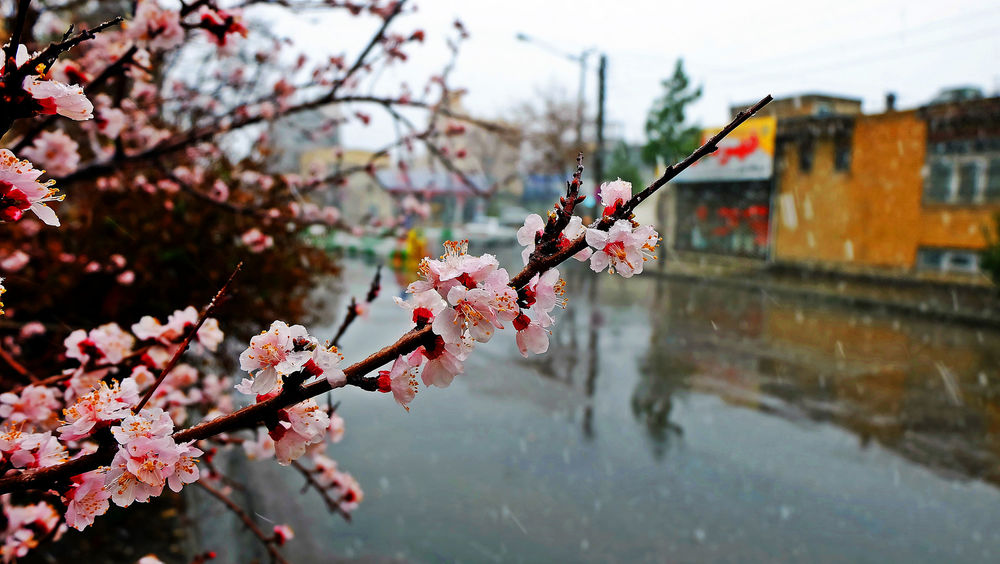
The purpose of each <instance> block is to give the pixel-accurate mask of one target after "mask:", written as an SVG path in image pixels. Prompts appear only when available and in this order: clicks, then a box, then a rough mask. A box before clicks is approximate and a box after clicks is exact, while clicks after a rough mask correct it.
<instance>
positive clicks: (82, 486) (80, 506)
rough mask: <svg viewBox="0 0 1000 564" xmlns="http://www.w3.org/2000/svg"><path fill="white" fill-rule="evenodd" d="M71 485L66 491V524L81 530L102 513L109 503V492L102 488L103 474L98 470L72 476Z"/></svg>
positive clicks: (105, 510) (92, 522)
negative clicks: (67, 501)
mask: <svg viewBox="0 0 1000 564" xmlns="http://www.w3.org/2000/svg"><path fill="white" fill-rule="evenodd" d="M73 483H74V485H73V487H72V488H71V489H70V490H69V491H68V492H66V498H67V499H69V503H68V504H67V505H66V524H67V525H69V526H70V527H73V528H74V529H76V530H78V531H82V530H84V529H85V528H87V527H89V526H90V525H93V524H94V519H95V518H96V517H98V516H100V515H104V514H105V513H106V512H107V511H108V508H109V507H110V506H111V504H110V503H109V502H108V499H109V498H110V497H111V492H109V491H108V490H106V489H105V488H104V474H103V472H101V471H100V470H94V471H91V472H87V473H86V474H80V475H78V476H74V477H73Z"/></svg>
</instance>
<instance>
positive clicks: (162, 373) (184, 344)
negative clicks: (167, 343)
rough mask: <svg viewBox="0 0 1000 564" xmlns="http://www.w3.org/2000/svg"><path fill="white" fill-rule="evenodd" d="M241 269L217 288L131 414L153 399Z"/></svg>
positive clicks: (238, 268) (241, 266)
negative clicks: (157, 389) (196, 320)
mask: <svg viewBox="0 0 1000 564" xmlns="http://www.w3.org/2000/svg"><path fill="white" fill-rule="evenodd" d="M242 268H243V262H242V261H241V262H240V263H239V264H237V265H236V270H233V273H232V274H230V275H229V280H226V283H225V284H223V285H222V287H221V288H219V291H218V292H216V294H215V297H213V298H212V301H210V302H208V305H207V306H205V309H203V310H202V311H201V315H199V316H198V322H197V323H195V324H194V327H192V328H191V330H190V331H189V332H188V335H187V337H184V340H183V341H181V344H180V346H179V347H178V349H177V352H175V353H174V356H172V357H171V358H170V361H169V362H167V365H166V366H164V367H163V370H162V371H160V376H159V377H158V378H157V379H156V382H154V383H153V385H152V386H151V387H150V388H149V389H148V390H146V395H144V396H142V399H141V400H139V403H138V405H136V406H135V407H134V408H133V409H132V413H139V412H140V411H142V408H143V406H145V405H146V402H148V401H149V399H150V398H152V397H153V393H155V392H156V388H158V387H159V386H160V384H161V383H163V380H164V379H165V378H166V377H167V374H169V373H170V371H171V370H173V368H174V366H176V365H177V362H178V361H179V360H180V358H181V355H182V354H184V351H185V350H187V347H188V345H189V344H190V343H191V339H193V338H194V336H195V335H196V334H197V333H198V330H199V329H201V325H202V324H203V323H205V319H207V318H208V315H209V314H210V313H212V310H213V309H215V306H216V304H217V303H218V301H219V298H221V297H222V295H223V294H225V293H226V290H228V289H229V285H230V284H232V283H233V279H235V278H236V275H237V274H239V272H240V270H241V269H242Z"/></svg>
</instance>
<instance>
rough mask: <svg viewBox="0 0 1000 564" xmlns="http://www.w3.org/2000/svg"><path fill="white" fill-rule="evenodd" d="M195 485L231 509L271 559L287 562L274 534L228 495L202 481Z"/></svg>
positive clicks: (285, 563)
mask: <svg viewBox="0 0 1000 564" xmlns="http://www.w3.org/2000/svg"><path fill="white" fill-rule="evenodd" d="M195 485H197V486H198V487H200V488H201V489H203V490H205V491H206V492H208V493H209V494H210V495H211V496H212V497H214V498H215V499H217V500H219V501H221V502H222V504H223V505H225V506H226V508H227V509H229V510H230V511H232V512H233V514H235V515H236V516H237V517H238V518H239V519H240V521H242V522H243V525H244V526H245V527H246V528H247V529H248V530H249V531H250V532H251V533H253V535H254V536H255V537H257V538H258V539H259V540H260V542H261V544H263V545H264V548H266V549H267V553H268V554H270V555H271V560H272V561H274V562H281V563H282V564H289V562H288V560H286V559H285V557H284V556H282V555H281V552H279V551H278V547H276V546H274V545H275V544H276V539H275V536H274V535H268V534H265V533H264V531H262V530H261V529H260V527H258V526H257V523H254V520H253V519H251V518H250V516H249V515H247V512H246V511H244V510H243V508H242V507H240V506H239V505H238V504H237V503H236V502H235V501H233V500H232V499H230V498H229V496H227V495H226V494H224V493H222V492H221V491H219V490H218V489H216V488H214V487H212V486H210V485H208V484H206V483H205V482H204V481H198V482H195Z"/></svg>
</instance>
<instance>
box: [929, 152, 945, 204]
mask: <svg viewBox="0 0 1000 564" xmlns="http://www.w3.org/2000/svg"><path fill="white" fill-rule="evenodd" d="M951 169H952V165H951V162H949V161H946V160H942V159H937V160H934V161H932V162H931V170H930V174H928V175H927V180H926V181H925V184H924V199H925V200H927V201H928V202H947V201H948V195H949V194H950V193H951Z"/></svg>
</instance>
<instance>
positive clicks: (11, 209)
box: [0, 149, 62, 226]
mask: <svg viewBox="0 0 1000 564" xmlns="http://www.w3.org/2000/svg"><path fill="white" fill-rule="evenodd" d="M41 175H42V171H41V170H38V169H36V168H35V167H34V166H32V164H31V163H30V162H29V161H25V160H18V159H17V157H15V156H14V153H12V152H10V151H9V150H7V149H0V220H2V221H17V220H19V219H21V216H22V215H23V214H24V211H25V210H31V212H32V213H34V214H35V215H36V216H38V219H40V220H42V221H43V222H44V223H45V224H46V225H53V226H58V225H59V218H57V217H56V214H55V212H54V211H52V210H51V209H50V208H49V207H48V206H47V205H46V204H45V203H46V202H51V201H59V200H62V197H61V196H58V195H57V194H58V191H57V190H55V189H53V188H51V186H52V184H53V183H54V182H53V181H51V180H50V181H48V182H46V183H44V184H42V183H40V182H38V177H39V176H41Z"/></svg>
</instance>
